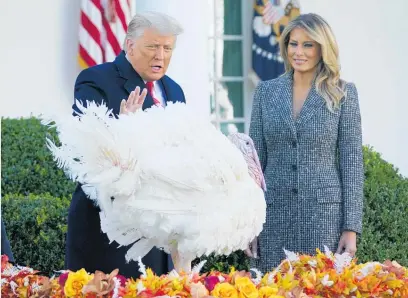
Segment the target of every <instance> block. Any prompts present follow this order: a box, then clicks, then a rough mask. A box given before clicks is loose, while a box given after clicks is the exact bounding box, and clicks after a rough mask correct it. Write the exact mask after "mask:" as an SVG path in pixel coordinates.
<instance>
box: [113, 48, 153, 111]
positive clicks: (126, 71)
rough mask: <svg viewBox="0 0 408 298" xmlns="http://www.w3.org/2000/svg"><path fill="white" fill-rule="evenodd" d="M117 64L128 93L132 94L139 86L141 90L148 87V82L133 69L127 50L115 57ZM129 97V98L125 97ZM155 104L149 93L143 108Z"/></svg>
mask: <svg viewBox="0 0 408 298" xmlns="http://www.w3.org/2000/svg"><path fill="white" fill-rule="evenodd" d="M115 64H116V66H117V67H118V70H119V75H120V76H121V77H122V78H124V79H125V80H126V81H125V84H124V85H123V87H124V88H125V89H126V91H127V92H128V94H130V93H131V92H132V91H133V90H135V88H136V87H137V86H139V87H140V90H143V89H144V88H146V84H145V82H144V81H143V79H142V77H141V76H140V75H139V74H138V73H137V72H136V71H135V70H134V69H133V67H132V65H131V64H130V63H129V61H128V60H127V59H126V56H125V52H123V51H122V52H121V53H120V54H119V55H118V56H117V57H116V59H115ZM125 99H127V98H125ZM153 104H154V102H153V98H152V97H151V95H150V94H149V93H148V94H147V96H146V98H145V101H144V103H143V107H142V108H143V110H144V109H148V108H150V107H152V106H153Z"/></svg>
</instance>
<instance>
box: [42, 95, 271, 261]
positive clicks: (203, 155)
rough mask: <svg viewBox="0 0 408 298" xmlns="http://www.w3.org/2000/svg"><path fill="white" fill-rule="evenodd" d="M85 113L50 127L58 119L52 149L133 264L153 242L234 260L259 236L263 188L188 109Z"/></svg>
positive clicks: (90, 109)
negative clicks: (235, 253)
mask: <svg viewBox="0 0 408 298" xmlns="http://www.w3.org/2000/svg"><path fill="white" fill-rule="evenodd" d="M79 106H80V105H79ZM80 108H81V111H82V115H79V116H80V117H70V116H65V117H61V115H58V117H51V119H45V120H44V121H43V122H44V123H47V124H49V123H50V121H55V122H56V124H55V125H56V128H57V131H58V133H59V139H60V142H61V144H62V145H61V146H56V145H55V144H54V143H53V142H52V141H48V146H49V148H50V150H51V151H52V153H53V155H54V157H55V159H56V160H57V162H58V164H59V166H61V167H63V168H64V170H65V171H66V172H67V173H68V174H69V175H70V177H71V178H72V179H74V180H76V181H78V182H81V183H83V184H84V186H83V189H84V191H85V192H86V193H87V194H88V195H89V196H90V198H91V199H92V200H94V201H95V202H96V203H97V204H98V205H99V206H100V208H101V210H102V212H101V214H100V215H101V227H102V230H103V232H105V233H107V235H108V237H109V239H110V240H111V241H116V242H117V243H119V244H120V245H129V244H132V243H134V245H133V246H132V247H131V248H130V249H129V251H128V254H127V256H126V257H127V259H128V260H130V259H134V260H137V259H138V258H139V257H143V256H144V255H145V254H146V253H147V252H149V250H150V249H151V248H152V247H153V246H156V247H159V248H163V249H164V250H165V251H166V252H168V253H172V254H173V256H174V253H175V252H177V253H178V255H179V256H183V257H184V256H185V257H186V258H187V259H193V258H194V257H196V256H201V255H207V254H210V253H213V252H214V253H216V254H229V253H231V252H233V251H236V250H240V249H242V250H243V249H246V248H247V247H248V243H249V242H250V241H251V240H252V239H254V237H256V236H258V235H259V233H260V232H261V230H262V226H263V223H264V222H265V216H266V215H265V210H266V205H265V200H264V194H263V190H262V189H261V188H260V187H259V186H258V185H257V184H256V183H255V181H254V180H253V179H252V178H251V177H250V175H249V173H248V166H247V164H246V162H245V160H244V158H243V156H242V153H241V152H240V151H239V150H238V148H237V147H236V146H235V145H233V144H232V143H231V142H230V141H229V140H228V139H227V137H225V136H224V135H223V134H222V133H221V132H220V131H218V130H217V129H216V128H215V127H214V126H213V125H212V124H210V122H209V121H208V120H207V118H204V117H203V118H200V117H199V116H198V115H197V114H196V113H194V111H193V110H192V109H191V108H190V107H189V106H188V105H185V104H181V103H177V104H169V105H168V106H167V107H166V109H163V108H160V107H153V108H151V109H148V110H147V111H144V112H143V111H138V112H136V113H134V114H130V115H120V116H119V119H115V118H111V117H109V113H110V112H109V111H108V109H107V108H106V106H105V105H101V106H97V105H96V104H94V103H88V105H87V108H85V107H81V106H80ZM111 197H114V198H115V199H114V200H113V201H112V200H111ZM137 240H139V241H137ZM136 241H137V242H136ZM135 242H136V243H135Z"/></svg>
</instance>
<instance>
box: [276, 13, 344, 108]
mask: <svg viewBox="0 0 408 298" xmlns="http://www.w3.org/2000/svg"><path fill="white" fill-rule="evenodd" d="M295 28H302V29H304V30H305V31H306V33H307V34H308V35H309V37H310V38H311V39H313V40H314V41H315V42H317V43H318V44H319V45H320V48H321V55H322V57H321V60H320V61H319V63H318V65H317V70H316V78H315V84H316V90H317V92H318V93H319V94H320V95H321V96H322V97H323V98H324V99H325V101H326V104H327V107H328V108H329V109H330V110H331V111H332V110H333V109H334V108H338V107H339V106H340V101H341V99H342V98H343V97H344V96H345V84H344V81H342V80H341V79H340V63H339V49H338V46H337V42H336V39H335V37H334V34H333V31H332V30H331V28H330V26H329V24H328V23H327V22H326V20H324V19H323V18H322V17H321V16H319V15H317V14H313V13H309V14H303V15H300V16H298V17H297V18H296V19H294V20H292V21H291V22H290V23H289V24H288V25H287V26H286V27H285V30H284V31H283V33H282V35H281V39H280V44H279V46H280V52H281V56H282V58H283V61H284V63H285V69H286V73H288V72H291V71H293V68H292V65H291V64H290V62H289V60H288V44H289V39H290V33H291V32H292V30H293V29H295Z"/></svg>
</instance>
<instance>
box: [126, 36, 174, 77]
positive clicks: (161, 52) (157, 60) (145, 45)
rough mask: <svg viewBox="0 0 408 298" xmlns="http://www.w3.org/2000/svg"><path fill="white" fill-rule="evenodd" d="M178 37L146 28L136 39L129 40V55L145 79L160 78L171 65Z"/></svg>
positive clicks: (133, 64) (127, 42)
mask: <svg viewBox="0 0 408 298" xmlns="http://www.w3.org/2000/svg"><path fill="white" fill-rule="evenodd" d="M175 42H176V37H175V36H174V35H161V34H160V33H159V32H157V31H156V30H154V29H146V30H145V31H144V33H143V35H142V36H141V37H139V38H138V39H136V40H127V41H126V47H127V56H128V59H129V61H130V63H131V64H132V66H133V68H134V69H135V70H136V72H137V73H138V74H139V75H140V76H141V77H142V79H143V80H145V81H157V80H160V79H161V78H162V77H163V76H164V75H165V73H166V71H167V68H168V67H169V63H170V58H171V55H172V53H173V48H174V44H175Z"/></svg>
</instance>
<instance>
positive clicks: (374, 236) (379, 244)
mask: <svg viewBox="0 0 408 298" xmlns="http://www.w3.org/2000/svg"><path fill="white" fill-rule="evenodd" d="M364 167H365V184H364V219H363V233H362V235H361V237H360V238H359V243H358V251H357V257H358V258H359V261H361V262H367V261H372V260H375V261H380V262H382V261H384V260H386V259H391V260H396V261H397V262H399V263H400V264H401V265H404V266H408V179H407V178H404V177H402V176H401V175H400V174H399V173H398V170H397V169H396V168H395V167H394V166H393V165H392V164H390V163H387V162H386V161H384V160H383V159H382V158H381V155H380V154H379V153H377V152H375V151H374V150H373V149H372V148H364Z"/></svg>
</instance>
